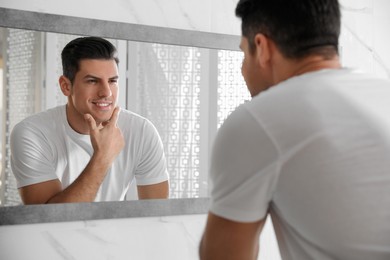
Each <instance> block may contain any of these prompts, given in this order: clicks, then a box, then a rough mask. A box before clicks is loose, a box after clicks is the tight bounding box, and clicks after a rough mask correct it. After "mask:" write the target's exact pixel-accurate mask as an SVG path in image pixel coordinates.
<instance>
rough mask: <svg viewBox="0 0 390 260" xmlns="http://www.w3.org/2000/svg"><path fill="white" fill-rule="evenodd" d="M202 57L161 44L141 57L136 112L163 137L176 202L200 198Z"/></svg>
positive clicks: (145, 48) (150, 47) (141, 48)
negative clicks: (181, 199)
mask: <svg viewBox="0 0 390 260" xmlns="http://www.w3.org/2000/svg"><path fill="white" fill-rule="evenodd" d="M200 56H201V55H200V52H199V50H198V49H197V48H189V47H180V46H169V45H162V44H141V45H140V46H139V51H138V68H139V74H138V84H137V89H136V93H137V102H136V112H138V113H140V114H141V115H143V116H145V117H146V118H148V119H150V120H151V121H152V122H153V124H154V125H155V126H156V128H157V130H158V132H159V133H160V136H161V139H162V141H163V144H164V148H165V155H166V159H167V165H168V171H169V174H170V196H171V197H173V198H194V197H199V152H200V147H199V141H200V133H199V129H200V113H199V110H200V109H199V108H200V101H199V94H200V86H199V85H200V66H201V64H200ZM130 95H131V94H130Z"/></svg>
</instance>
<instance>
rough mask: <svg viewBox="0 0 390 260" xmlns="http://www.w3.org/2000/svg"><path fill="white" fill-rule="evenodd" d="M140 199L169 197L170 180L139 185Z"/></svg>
mask: <svg viewBox="0 0 390 260" xmlns="http://www.w3.org/2000/svg"><path fill="white" fill-rule="evenodd" d="M137 190H138V198H139V199H167V198H168V197H169V184H168V181H164V182H160V183H157V184H152V185H138V186H137Z"/></svg>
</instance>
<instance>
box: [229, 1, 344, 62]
mask: <svg viewBox="0 0 390 260" xmlns="http://www.w3.org/2000/svg"><path fill="white" fill-rule="evenodd" d="M236 15H237V16H238V17H240V18H241V19H242V26H241V29H242V35H243V36H245V37H246V38H247V39H248V42H249V48H250V51H252V52H253V51H254V49H255V43H254V37H255V35H256V34H258V33H262V34H264V35H266V36H267V37H269V38H270V39H271V40H273V41H274V42H275V44H276V46H277V47H278V48H279V50H280V51H281V53H282V54H283V55H284V56H285V57H287V58H293V59H299V58H302V57H305V56H307V55H310V54H313V53H316V54H320V55H323V56H324V57H332V56H334V55H337V54H338V39H339V35H340V19H341V14H340V6H339V3H338V0H240V1H239V3H238V4H237V7H236Z"/></svg>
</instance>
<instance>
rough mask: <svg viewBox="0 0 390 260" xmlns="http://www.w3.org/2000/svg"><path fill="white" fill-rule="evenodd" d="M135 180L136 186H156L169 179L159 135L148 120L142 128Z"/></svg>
mask: <svg viewBox="0 0 390 260" xmlns="http://www.w3.org/2000/svg"><path fill="white" fill-rule="evenodd" d="M135 179H136V181H137V185H150V184H157V183H160V182H163V181H167V180H168V179H169V176H168V170H167V163H166V159H165V154H164V148H163V144H162V141H161V138H160V135H159V134H158V132H157V129H156V128H155V127H154V125H153V124H152V123H151V122H150V121H148V120H147V121H146V123H145V124H144V126H143V140H142V149H141V156H140V160H139V163H138V165H137V169H136V171H135Z"/></svg>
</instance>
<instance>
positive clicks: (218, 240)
mask: <svg viewBox="0 0 390 260" xmlns="http://www.w3.org/2000/svg"><path fill="white" fill-rule="evenodd" d="M265 219H266V218H264V219H262V220H260V221H257V222H251V223H241V222H236V221H231V220H228V219H225V218H222V217H219V216H217V215H214V214H213V213H211V212H210V213H209V215H208V218H207V224H206V230H205V232H204V234H203V238H202V241H201V243H200V248H199V254H200V259H201V260H212V259H224V260H249V259H250V260H253V259H257V256H258V252H259V236H260V233H261V231H262V229H263V226H264V223H265Z"/></svg>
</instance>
